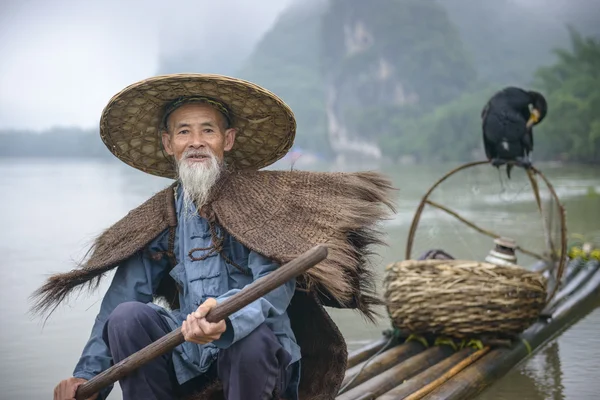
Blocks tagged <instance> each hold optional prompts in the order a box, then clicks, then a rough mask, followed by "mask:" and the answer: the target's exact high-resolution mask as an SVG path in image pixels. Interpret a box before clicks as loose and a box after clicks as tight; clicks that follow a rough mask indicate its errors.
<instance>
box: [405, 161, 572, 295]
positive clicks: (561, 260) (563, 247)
mask: <svg viewBox="0 0 600 400" xmlns="http://www.w3.org/2000/svg"><path fill="white" fill-rule="evenodd" d="M481 165H489V161H474V162H470V163H466V164H463V165H460V166H458V167H456V168H454V169H452V170H451V171H449V172H448V173H446V174H445V175H444V176H442V177H441V178H440V179H438V180H437V181H436V182H435V183H434V184H433V185H432V186H431V187H430V188H429V190H428V191H427V192H426V193H425V195H424V196H423V197H422V198H421V202H420V203H419V206H418V207H417V210H416V212H415V215H414V217H413V220H412V223H411V226H410V230H409V233H408V238H407V241H406V252H405V259H407V260H409V259H410V258H411V255H412V248H413V244H414V238H415V234H416V231H417V228H418V225H419V222H420V220H421V215H422V214H423V210H424V208H425V205H430V206H432V207H436V208H438V209H440V210H442V211H444V212H446V213H448V214H449V215H451V216H453V217H454V218H456V219H457V220H459V221H461V222H462V223H464V224H466V225H468V226H469V227H471V228H473V229H475V230H477V231H479V232H480V233H482V234H485V235H488V236H492V237H494V238H498V237H500V236H499V235H497V234H496V233H494V232H491V231H489V230H486V229H483V228H481V227H479V226H477V225H475V224H474V223H472V222H470V221H468V220H467V219H466V218H464V217H461V216H460V215H459V214H458V213H456V212H454V211H452V210H450V209H448V208H447V207H444V206H442V205H441V204H438V203H436V202H434V201H431V200H429V197H430V196H431V194H432V193H433V192H434V190H435V189H436V188H437V187H438V186H439V185H440V184H442V183H443V182H444V181H445V180H447V179H448V178H450V177H451V176H452V175H455V174H456V173H458V172H460V171H463V170H465V169H468V168H473V167H477V166H481ZM527 175H528V177H529V181H530V184H531V186H532V190H533V192H534V195H535V197H536V202H537V204H538V209H539V210H540V214H541V212H542V207H541V199H540V195H539V188H538V185H537V182H536V181H535V179H534V176H535V175H539V176H540V177H541V178H542V180H543V181H544V183H545V184H546V186H547V187H548V190H549V192H550V195H551V196H552V198H553V200H554V201H555V202H556V204H557V206H558V213H559V218H560V224H561V230H560V232H561V238H560V254H559V255H558V256H559V257H558V265H555V268H554V270H555V274H554V278H555V282H557V284H555V285H554V287H553V288H552V291H551V293H550V295H549V296H548V297H547V303H548V302H550V301H551V300H552V298H553V297H554V295H555V294H556V291H557V289H558V286H559V285H558V282H560V279H561V278H562V274H563V272H564V266H565V261H566V256H567V228H566V217H565V208H564V206H563V204H562V203H561V201H560V199H559V198H558V195H557V194H556V191H555V190H554V187H553V186H552V184H551V183H550V181H549V180H548V178H546V176H545V175H544V174H543V173H542V172H541V171H540V170H538V169H537V168H535V167H533V166H532V167H531V168H530V169H529V170H528V171H527ZM542 219H543V215H542ZM544 230H545V234H546V235H547V239H548V240H549V241H550V243H551V242H552V241H551V240H550V238H549V232H548V231H547V224H544ZM517 250H518V251H520V252H521V253H523V254H527V255H529V256H532V257H534V258H538V259H540V260H543V261H545V262H549V261H550V262H552V261H554V264H556V256H557V254H556V251H555V249H554V246H553V245H550V251H551V255H550V259H549V258H548V257H545V256H542V255H539V254H536V253H535V252H532V251H530V250H527V249H524V248H523V247H521V246H517Z"/></svg>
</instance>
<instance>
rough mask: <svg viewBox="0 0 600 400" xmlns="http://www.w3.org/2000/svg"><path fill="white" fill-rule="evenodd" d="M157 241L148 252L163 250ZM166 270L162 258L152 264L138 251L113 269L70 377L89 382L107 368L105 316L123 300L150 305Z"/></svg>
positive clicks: (109, 359) (109, 360) (103, 393)
mask: <svg viewBox="0 0 600 400" xmlns="http://www.w3.org/2000/svg"><path fill="white" fill-rule="evenodd" d="M161 239H163V236H159V237H158V238H157V239H156V240H155V241H153V242H152V243H151V244H150V247H149V250H150V251H163V250H162V247H163V246H162V240H161ZM167 271H168V262H167V260H166V257H163V258H162V259H161V260H159V261H156V260H152V259H150V258H148V257H146V256H145V255H144V253H143V252H142V251H140V252H138V253H136V254H134V255H133V256H131V257H130V258H129V259H127V260H125V261H124V262H123V263H122V264H121V265H120V266H119V267H118V268H117V271H116V273H115V276H114V278H113V280H112V282H111V284H110V286H109V288H108V290H107V292H106V295H105V296H104V298H103V300H102V304H101V306H100V312H99V313H98V315H97V316H96V321H95V323H94V326H93V328H92V332H91V335H90V338H89V340H88V342H87V344H86V345H85V347H84V349H83V352H82V354H81V357H80V359H79V362H78V363H77V365H76V367H75V370H74V372H73V376H74V377H76V378H83V379H87V380H90V379H91V378H93V377H94V376H96V375H98V374H99V373H101V372H102V371H104V370H106V369H108V368H109V367H110V366H111V364H112V357H111V355H110V351H109V349H108V347H107V345H106V343H105V342H104V340H103V339H102V332H103V330H104V325H105V323H106V320H107V319H108V316H109V315H110V314H111V313H112V311H113V310H114V309H115V308H116V307H117V306H118V305H119V304H121V303H123V302H126V301H139V302H142V303H149V302H151V301H152V300H153V293H154V292H155V290H156V288H157V286H158V284H159V282H160V280H161V279H162V277H163V276H164V275H165V273H167ZM111 390H112V385H111V386H109V387H107V388H105V389H104V390H102V391H101V392H100V395H99V399H101V400H102V399H105V398H106V397H107V396H108V394H109V393H110V391H111Z"/></svg>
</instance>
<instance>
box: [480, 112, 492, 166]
mask: <svg viewBox="0 0 600 400" xmlns="http://www.w3.org/2000/svg"><path fill="white" fill-rule="evenodd" d="M489 110H490V102H489V101H488V102H487V103H486V104H485V106H484V107H483V109H482V110H481V131H482V133H483V148H484V149H485V156H486V157H487V159H488V160H491V159H492V158H494V157H495V152H494V149H495V147H494V144H493V143H492V142H490V141H489V139H488V138H487V136H486V134H485V122H486V119H487V118H488V111H489Z"/></svg>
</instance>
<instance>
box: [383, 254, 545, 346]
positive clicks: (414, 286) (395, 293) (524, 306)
mask: <svg viewBox="0 0 600 400" xmlns="http://www.w3.org/2000/svg"><path fill="white" fill-rule="evenodd" d="M384 289H385V294H384V296H385V300H386V303H387V309H388V313H389V315H390V317H391V320H392V323H393V325H394V327H395V328H397V329H399V330H400V331H401V332H403V333H407V334H408V333H415V334H435V335H443V336H450V337H454V338H466V337H474V336H480V335H485V336H488V335H489V336H496V337H507V336H513V335H517V334H519V333H521V332H522V331H523V330H525V329H526V328H527V327H528V326H529V325H531V324H532V323H533V322H534V321H535V320H536V318H537V317H538V316H539V315H540V313H541V311H542V309H543V308H544V306H545V305H546V280H545V278H544V277H543V276H542V275H541V274H539V273H536V272H531V271H528V270H526V269H524V268H521V267H518V266H497V265H494V264H489V263H483V262H476V261H465V260H406V261H401V262H397V263H394V264H391V265H389V266H388V267H387V268H386V276H385V279H384Z"/></svg>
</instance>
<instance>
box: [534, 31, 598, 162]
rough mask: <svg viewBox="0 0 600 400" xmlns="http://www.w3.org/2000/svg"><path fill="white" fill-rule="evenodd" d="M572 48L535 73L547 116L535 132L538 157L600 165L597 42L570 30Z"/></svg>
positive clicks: (560, 50)
mask: <svg viewBox="0 0 600 400" xmlns="http://www.w3.org/2000/svg"><path fill="white" fill-rule="evenodd" d="M569 34H570V39H571V49H570V50H566V49H557V50H555V52H554V53H555V54H556V56H557V58H558V60H557V62H556V63H555V64H554V65H552V66H548V67H542V68H539V69H538V70H537V72H536V81H535V85H536V87H537V88H539V90H540V91H541V92H542V93H543V94H544V95H545V96H546V99H547V101H548V109H549V111H548V116H547V118H546V120H545V121H544V122H543V123H542V124H540V126H539V127H538V128H537V129H536V132H535V139H536V140H535V151H536V153H537V156H538V157H540V156H541V157H542V158H559V159H562V160H565V161H576V162H586V163H600V40H597V39H594V38H584V37H582V36H581V35H580V34H579V33H578V32H577V31H575V30H574V29H572V28H569Z"/></svg>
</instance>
